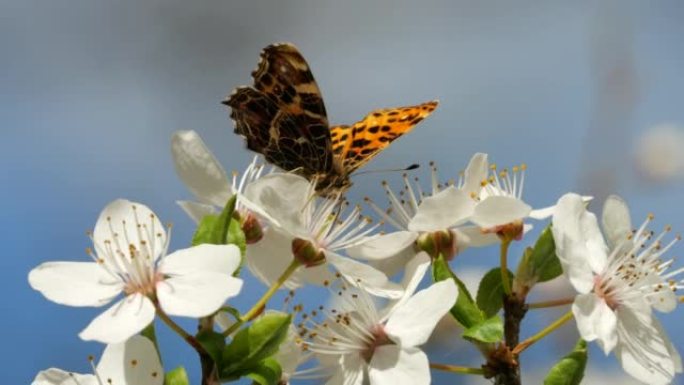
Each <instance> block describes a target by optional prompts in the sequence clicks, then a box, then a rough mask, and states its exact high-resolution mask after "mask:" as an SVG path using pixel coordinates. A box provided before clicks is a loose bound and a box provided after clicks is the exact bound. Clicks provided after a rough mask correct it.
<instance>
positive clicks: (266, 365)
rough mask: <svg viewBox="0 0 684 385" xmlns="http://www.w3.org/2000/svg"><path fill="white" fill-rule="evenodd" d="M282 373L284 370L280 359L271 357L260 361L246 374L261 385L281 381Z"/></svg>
mask: <svg viewBox="0 0 684 385" xmlns="http://www.w3.org/2000/svg"><path fill="white" fill-rule="evenodd" d="M282 374H283V370H282V369H281V368H280V364H279V363H278V360H276V359H275V358H272V357H269V358H267V359H265V360H263V361H261V362H259V364H257V365H256V366H255V367H253V368H251V369H250V370H249V371H248V373H246V374H244V375H245V376H247V377H249V378H251V379H252V381H254V382H255V383H257V384H259V385H277V384H278V383H280V378H281V377H282Z"/></svg>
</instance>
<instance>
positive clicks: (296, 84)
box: [224, 44, 333, 178]
mask: <svg viewBox="0 0 684 385" xmlns="http://www.w3.org/2000/svg"><path fill="white" fill-rule="evenodd" d="M252 77H253V78H254V86H253V87H239V88H237V89H236V90H235V92H233V94H232V95H231V96H230V97H229V98H228V100H226V101H225V102H224V104H226V105H228V106H230V107H231V109H232V112H231V117H232V118H233V120H234V121H235V132H236V133H237V134H240V135H242V136H244V137H245V138H246V140H247V147H248V148H249V149H250V150H253V151H256V152H259V153H261V154H263V155H264V157H265V158H266V160H268V161H269V162H271V163H273V164H275V165H276V166H278V167H280V168H282V169H283V170H286V171H291V170H298V172H300V173H301V174H303V175H304V176H306V177H309V178H310V177H312V176H314V175H319V174H325V173H329V172H331V169H332V168H333V158H332V147H331V141H330V131H329V126H328V119H327V116H326V112H325V106H324V104H323V99H322V97H321V94H320V90H319V89H318V85H317V84H316V81H315V80H314V78H313V75H312V74H311V71H310V70H309V66H308V64H307V63H306V61H305V60H304V58H303V57H302V55H301V54H300V53H299V52H298V51H297V49H296V48H295V47H294V46H293V45H291V44H274V45H270V46H268V47H266V48H265V49H264V50H263V52H262V53H261V61H260V62H259V64H258V66H257V69H256V70H254V72H252Z"/></svg>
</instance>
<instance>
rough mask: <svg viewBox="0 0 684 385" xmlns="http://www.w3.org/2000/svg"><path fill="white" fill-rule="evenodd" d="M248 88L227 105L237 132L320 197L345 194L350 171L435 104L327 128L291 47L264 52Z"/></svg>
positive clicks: (312, 86)
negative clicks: (310, 185) (301, 178)
mask: <svg viewBox="0 0 684 385" xmlns="http://www.w3.org/2000/svg"><path fill="white" fill-rule="evenodd" d="M252 77H253V78H254V84H253V86H244V87H238V88H237V89H235V91H234V92H233V93H232V94H231V95H230V97H229V98H228V99H227V100H226V101H224V102H223V103H224V104H226V105H228V106H230V107H231V115H230V116H231V118H232V119H233V121H234V122H235V133H237V134H239V135H241V136H243V137H244V138H245V139H246V141H247V148H249V149H250V150H252V151H255V152H258V153H260V154H262V155H263V156H264V158H266V160H267V161H269V162H270V163H272V164H274V165H276V166H278V167H280V168H281V169H283V170H285V171H293V172H297V173H299V174H300V175H302V176H304V177H306V178H308V179H309V180H315V181H316V190H317V192H318V193H319V194H321V195H332V194H335V193H337V192H343V191H346V190H347V189H348V188H349V187H350V186H351V184H352V183H351V180H350V178H349V176H350V174H351V173H353V172H354V171H355V170H357V169H358V168H359V167H361V166H362V165H363V164H365V163H366V162H368V161H369V160H370V159H371V158H373V157H374V156H375V155H377V154H378V153H379V152H380V151H382V150H383V149H384V148H385V147H387V146H388V145H389V144H390V143H391V142H392V141H393V140H394V139H396V138H398V137H399V136H401V135H402V134H403V133H405V132H408V131H409V130H411V129H412V128H413V126H415V125H416V124H418V122H420V121H421V120H422V119H424V118H425V117H427V116H428V115H429V114H430V113H432V111H434V109H435V108H436V107H437V102H436V101H432V102H427V103H423V104H420V105H417V106H409V107H400V108H391V109H383V110H376V111H373V112H371V113H369V114H368V115H367V116H366V117H365V118H364V119H362V120H361V121H359V122H357V123H354V124H353V125H350V126H346V125H345V126H332V127H331V126H330V125H329V123H328V118H327V113H326V110H325V105H324V103H323V99H322V96H321V92H320V89H319V88H318V85H317V84H316V81H315V80H314V78H313V75H312V74H311V70H310V69H309V66H308V64H307V63H306V60H304V57H303V56H302V55H301V53H299V51H298V50H297V48H296V47H295V46H294V45H292V44H288V43H281V44H273V45H270V46H268V47H266V48H264V50H263V51H262V53H261V60H260V62H259V64H258V66H257V68H256V69H255V70H254V71H253V72H252Z"/></svg>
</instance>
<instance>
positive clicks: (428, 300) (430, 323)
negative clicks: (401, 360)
mask: <svg viewBox="0 0 684 385" xmlns="http://www.w3.org/2000/svg"><path fill="white" fill-rule="evenodd" d="M457 295H458V288H457V287H456V284H455V283H454V282H453V281H452V280H450V279H448V280H444V281H440V282H437V283H434V284H433V285H432V286H430V287H429V288H427V289H424V290H421V291H419V292H418V293H416V294H415V295H414V296H413V297H411V298H410V299H409V300H407V301H406V302H404V303H403V305H402V306H401V307H397V308H396V309H394V311H393V312H392V315H391V316H390V318H389V320H387V324H386V325H385V332H386V333H387V335H388V336H389V337H390V338H391V339H392V340H394V341H395V342H397V343H398V344H399V345H401V346H402V347H409V346H418V345H422V344H423V343H425V341H427V339H428V338H429V337H430V334H432V330H433V329H434V328H435V326H436V325H437V322H438V321H439V320H440V319H441V318H442V316H444V314H446V313H447V312H448V311H449V309H451V307H452V306H454V303H456V296H457Z"/></svg>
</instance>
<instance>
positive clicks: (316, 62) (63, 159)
mask: <svg viewBox="0 0 684 385" xmlns="http://www.w3.org/2000/svg"><path fill="white" fill-rule="evenodd" d="M683 16H684V4H682V3H681V2H677V1H674V0H671V1H661V2H657V3H655V2H654V3H648V4H646V3H642V2H637V1H606V2H601V5H596V4H595V3H594V2H589V1H578V2H544V3H539V2H532V1H521V2H516V3H515V4H512V3H511V2H506V1H482V2H476V3H474V2H466V1H453V0H426V1H422V2H411V1H404V0H400V1H391V0H382V1H374V2H362V1H348V2H339V1H333V0H326V1H315V0H296V1H288V2H267V1H262V0H257V1H250V2H220V1H208V2H202V3H188V2H184V1H180V0H172V1H161V0H153V1H148V2H145V3H144V4H141V3H139V2H133V1H121V2H108V1H85V0H75V1H72V2H69V3H68V5H67V3H64V2H44V1H36V0H22V1H19V0H1V1H0V19H1V20H2V22H1V23H0V48H1V49H2V52H3V53H4V55H3V59H2V60H1V61H0V78H1V79H2V85H3V86H2V87H1V89H0V116H2V122H3V126H4V128H3V130H2V133H3V135H2V136H3V140H2V141H0V147H2V148H1V150H2V151H0V161H2V165H3V168H4V170H3V172H2V173H1V174H0V183H2V186H3V188H2V189H0V194H1V195H0V196H1V198H2V199H0V202H2V203H0V205H2V207H1V209H2V212H3V219H4V220H3V222H4V228H3V231H2V235H0V237H2V243H3V244H5V245H6V249H5V252H4V254H5V255H4V257H3V258H1V259H0V261H1V262H0V264H1V265H0V266H1V267H2V270H1V271H2V274H3V279H2V280H0V282H1V285H2V287H1V288H2V292H3V294H4V295H3V296H2V299H0V306H2V309H3V311H2V312H3V315H4V317H2V320H1V321H0V325H1V326H2V327H3V329H4V330H5V334H4V335H5V337H4V339H3V344H2V346H1V347H0V349H1V350H2V357H4V363H5V364H4V365H3V367H4V368H5V370H3V371H1V374H0V378H2V379H3V380H5V381H4V383H12V384H21V383H29V381H30V380H31V379H32V378H33V376H34V375H35V373H37V371H38V370H40V369H43V368H46V367H50V366H58V367H62V368H65V369H69V370H74V371H88V370H89V369H88V363H87V356H88V355H89V354H99V353H100V352H101V348H100V346H99V345H98V344H94V343H85V342H82V341H80V340H79V339H78V337H77V333H78V331H80V330H81V329H82V328H83V327H84V326H85V325H86V324H87V323H88V322H89V320H90V319H92V317H94V316H95V315H96V314H98V313H99V311H100V310H99V309H74V308H66V307H61V306H58V305H55V304H53V303H50V302H48V301H47V300H45V299H44V298H42V297H41V296H40V294H38V293H37V292H34V291H32V290H31V289H30V288H29V286H28V284H27V281H26V276H27V273H28V271H29V270H30V269H31V268H32V267H34V266H36V265H37V264H39V263H41V262H44V261H48V260H79V259H81V260H82V259H84V258H86V255H85V253H84V250H85V248H86V247H88V246H89V240H88V238H87V237H86V235H85V232H86V230H88V229H90V228H92V226H93V225H94V222H95V220H96V218H97V215H98V213H99V211H100V210H101V208H102V207H104V205H105V204H106V203H107V202H109V201H111V200H113V199H116V198H119V197H124V198H128V199H132V200H137V201H140V202H144V203H146V204H148V205H149V206H150V207H152V208H153V209H154V210H155V211H156V212H157V213H158V215H159V216H160V217H161V218H162V219H163V220H164V221H169V222H173V223H174V225H175V227H174V234H173V240H172V247H174V248H179V247H183V246H185V245H187V244H189V241H190V237H191V234H192V230H193V229H192V223H191V221H190V220H189V219H188V218H187V217H185V215H184V214H183V213H182V212H181V210H180V209H179V208H178V207H177V206H176V205H175V203H174V202H175V201H176V200H178V199H184V198H189V197H190V195H189V193H188V191H187V190H186V189H185V188H184V187H183V186H182V185H181V183H180V181H179V180H178V178H177V177H176V176H175V174H174V170H173V166H172V162H171V156H170V151H169V144H170V137H171V134H172V133H173V132H174V131H175V130H178V129H195V130H197V131H198V132H199V133H200V135H202V137H203V138H204V139H205V140H206V141H207V143H209V146H210V147H211V148H212V150H213V151H214V152H215V153H216V155H217V157H218V158H219V159H220V160H221V161H222V163H223V164H224V166H225V168H226V169H227V170H229V171H230V170H240V169H242V168H244V167H245V166H246V164H247V162H248V160H249V159H250V158H251V154H250V153H249V152H248V151H247V150H245V149H244V146H243V143H242V141H241V140H240V139H239V138H237V137H236V136H235V135H234V134H233V133H232V123H231V122H230V121H229V119H228V112H227V110H226V109H225V108H224V106H222V105H220V103H219V102H220V101H221V100H222V99H223V98H224V97H225V96H226V95H228V94H229V93H230V91H231V90H232V89H233V88H234V87H235V86H237V85H241V84H245V83H248V82H249V81H250V78H249V72H250V71H251V70H252V69H253V68H254V66H255V65H256V62H257V58H258V53H259V51H260V50H261V48H262V47H263V46H265V45H267V44H269V43H272V42H275V41H291V42H294V43H295V44H296V45H298V46H299V48H300V49H301V51H302V52H303V53H304V55H305V57H306V58H307V59H308V61H309V63H310V65H311V67H312V70H313V73H314V76H315V77H316V79H317V81H318V83H319V85H320V87H321V89H322V91H323V94H324V97H325V102H326V106H327V109H328V114H329V117H330V120H331V121H332V122H333V123H349V122H352V121H354V120H356V119H358V118H360V117H361V116H363V115H364V114H365V113H367V112H368V111H370V110H372V109H375V108H381V107H389V106H397V105H406V104H414V103H416V102H422V101H426V100H431V99H434V98H437V99H439V100H440V102H441V105H440V107H439V109H438V110H437V111H436V112H435V113H434V114H433V116H431V117H430V118H429V119H428V120H426V121H425V122H424V123H422V124H421V125H420V126H419V127H418V128H417V129H416V130H415V131H414V132H412V133H411V134H409V135H407V136H406V137H405V138H402V139H401V140H399V141H397V142H395V144H393V146H392V147H391V148H390V149H388V150H387V151H385V152H384V153H383V154H382V155H380V156H378V158H377V159H375V160H374V161H373V162H371V164H370V165H369V166H368V168H369V169H383V168H396V167H402V166H405V165H407V164H410V163H421V164H423V165H426V164H427V162H429V161H431V160H434V161H436V162H437V164H438V165H439V167H440V170H441V171H442V173H443V174H444V175H448V174H451V175H454V176H455V175H457V172H458V171H459V170H460V169H462V168H463V167H464V165H465V163H466V162H467V160H468V159H469V158H470V156H471V155H472V153H474V152H477V151H484V152H488V153H490V156H491V158H492V159H493V160H494V161H496V162H497V163H499V164H501V165H510V164H517V163H520V162H525V163H527V164H528V178H527V182H526V192H525V197H526V199H527V200H528V201H529V202H531V203H532V204H533V205H537V206H545V205H548V204H551V203H553V202H555V200H556V199H557V198H558V197H559V196H560V195H561V194H563V193H565V192H567V191H580V192H582V193H586V194H593V195H599V196H600V195H601V194H604V193H605V191H612V192H617V193H619V194H621V195H623V196H625V197H626V198H627V199H628V201H629V202H630V204H631V206H632V207H633V209H634V215H635V217H636V218H643V217H645V215H646V214H647V213H649V212H654V213H656V216H657V220H658V221H657V223H660V224H662V225H663V226H664V225H665V224H668V223H669V224H672V225H673V227H674V228H675V229H676V230H677V229H679V230H681V229H683V228H684V215H683V214H684V209H683V208H682V203H681V196H682V192H683V189H682V184H681V183H680V182H678V181H674V182H673V183H670V184H667V185H654V184H652V183H649V182H647V181H644V180H642V179H639V178H638V177H637V176H636V174H635V172H634V163H633V160H632V157H631V153H632V148H633V141H634V138H635V137H636V135H638V134H639V133H640V132H643V131H644V130H646V129H647V128H649V127H650V126H653V125H655V124H659V123H663V122H674V123H678V124H682V123H683V122H684V109H682V108H681V100H682V97H681V93H682V89H684V72H682V68H684V50H682V49H681V38H682V36H683V33H684V24H683V23H681V20H682V17H683ZM416 174H417V175H422V178H423V179H425V178H426V177H427V168H426V167H425V168H423V169H421V170H417V171H416ZM596 175H598V177H597V176H596ZM382 178H386V179H388V180H389V181H390V182H394V183H399V176H398V175H391V174H388V175H386V176H383V177H382ZM378 179H380V177H378V176H373V177H368V176H366V177H364V176H359V177H358V179H356V181H355V187H354V189H353V190H352V192H351V193H350V196H351V197H352V199H360V198H361V197H363V196H366V195H369V196H371V197H374V198H377V199H376V200H379V201H381V200H382V199H381V197H382V191H381V189H380V186H379V184H378ZM597 207H600V206H597ZM521 246H522V245H519V246H518V250H520V248H521ZM680 249H681V247H678V248H677V249H676V250H675V251H674V253H675V254H676V253H681V251H680ZM492 253H495V251H494V250H486V251H481V252H479V251H478V252H473V253H465V254H463V255H462V256H460V257H459V258H460V259H459V261H457V266H462V267H464V268H465V267H472V266H492V265H493V264H494V263H495V257H492V256H490V254H492ZM518 254H519V253H518ZM514 255H515V254H514ZM263 290H264V288H263V286H261V285H259V284H258V283H256V282H254V281H249V282H248V284H247V287H246V290H245V292H244V294H243V296H242V297H241V298H240V299H239V300H238V301H237V302H236V304H237V306H239V307H242V308H246V307H247V306H248V305H249V303H250V301H251V300H253V299H254V298H256V297H258V296H259V295H260V293H261V292H262V291H263ZM683 317H684V314H682V312H681V311H680V312H678V313H676V314H670V315H667V316H665V317H663V319H664V320H665V321H664V322H665V324H666V327H667V326H669V329H670V332H671V334H672V335H673V339H674V340H675V341H676V343H677V345H678V346H680V347H682V346H684V336H682V335H681V334H678V333H676V330H675V329H674V328H673V326H676V325H677V324H678V323H680V322H681V321H682V319H683ZM532 318H533V319H532V320H531V322H530V326H529V328H528V329H526V331H528V332H530V333H531V332H533V331H534V330H535V329H534V326H542V323H541V322H536V321H535V320H534V318H535V317H532ZM186 326H188V327H189V328H190V327H192V325H191V324H186ZM160 329H162V331H161V333H162V337H163V338H164V345H166V346H168V349H167V351H169V352H170V354H169V356H167V357H165V362H166V363H167V364H168V366H169V368H171V366H172V365H175V364H178V363H181V362H185V361H188V360H190V361H192V360H194V357H192V356H191V351H190V350H189V349H188V348H186V347H184V346H183V345H181V344H179V343H178V342H177V341H176V339H175V336H173V335H170V334H169V333H167V332H166V331H163V328H160ZM553 343H555V342H551V343H549V344H544V345H541V346H540V347H539V348H536V347H535V349H533V350H531V351H530V353H531V354H532V355H533V356H534V357H539V359H540V361H539V362H541V363H543V365H547V366H548V365H550V362H551V361H549V360H548V359H547V358H545V357H546V355H549V352H553V354H552V355H559V354H560V352H562V351H563V350H565V349H568V348H569V347H570V346H571V343H570V344H567V345H563V346H561V347H557V348H554V347H553V346H552V345H553ZM592 352H593V353H596V355H597V356H598V355H599V354H600V353H599V352H598V350H595V351H594V350H592ZM454 354H457V353H454ZM447 359H449V360H453V361H454V362H459V360H460V357H459V356H458V355H455V356H450V357H448V358H447ZM613 362H614V361H613V360H612V358H611V359H607V360H601V361H600V363H601V365H603V364H604V363H605V365H612V364H613ZM597 364H598V363H597ZM540 365H542V364H540ZM190 370H191V371H192V372H193V373H196V370H197V369H196V367H195V366H191V367H190Z"/></svg>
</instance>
